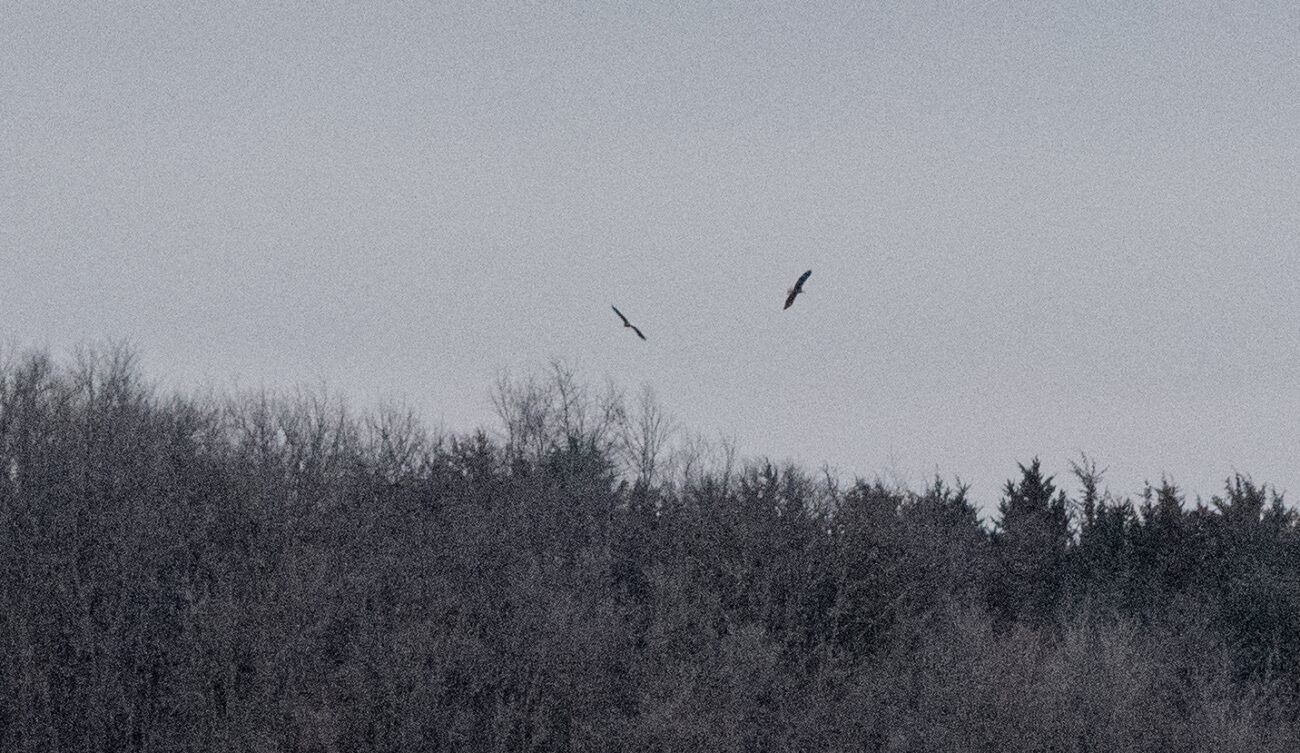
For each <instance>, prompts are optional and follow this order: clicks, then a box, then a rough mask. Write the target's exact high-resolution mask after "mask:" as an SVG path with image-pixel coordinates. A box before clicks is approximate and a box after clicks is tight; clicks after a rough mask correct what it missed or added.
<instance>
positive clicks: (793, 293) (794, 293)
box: [785, 269, 812, 309]
mask: <svg viewBox="0 0 1300 753" xmlns="http://www.w3.org/2000/svg"><path fill="white" fill-rule="evenodd" d="M810 275H812V270H811V269H810V270H808V271H807V272H804V273H803V274H802V275H800V276H799V280H798V282H796V283H795V284H794V287H793V288H790V289H789V290H788V291H786V295H785V308H787V309H788V308H790V304H792V303H794V299H795V298H797V297H798V296H799V294H800V293H802V292H803V284H804V282H805V281H806V280H807V279H808V277H809V276H810Z"/></svg>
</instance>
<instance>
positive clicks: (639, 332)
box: [610, 306, 645, 340]
mask: <svg viewBox="0 0 1300 753" xmlns="http://www.w3.org/2000/svg"><path fill="white" fill-rule="evenodd" d="M610 308H612V309H614V313H615V314H618V318H619V319H622V320H623V326H624V327H631V328H632V331H633V332H635V333H636V336H637V337H639V338H641V339H642V340H644V339H645V335H643V334H641V330H639V329H637V328H636V325H634V324H632V322H629V321H628V320H627V317H626V316H623V312H622V311H619V310H618V306H610Z"/></svg>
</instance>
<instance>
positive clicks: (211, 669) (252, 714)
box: [0, 348, 1300, 751]
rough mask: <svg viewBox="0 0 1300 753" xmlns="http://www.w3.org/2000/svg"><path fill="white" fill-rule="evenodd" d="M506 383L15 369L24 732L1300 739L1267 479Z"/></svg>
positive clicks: (9, 705) (592, 739)
mask: <svg viewBox="0 0 1300 753" xmlns="http://www.w3.org/2000/svg"><path fill="white" fill-rule="evenodd" d="M493 394H494V396H495V401H496V407H497V410H498V413H499V414H500V416H501V425H500V426H499V427H495V428H493V429H491V430H486V429H485V430H482V431H478V432H474V433H471V434H466V435H453V434H449V435H438V434H433V433H430V432H428V431H426V430H425V429H424V428H422V427H421V425H420V424H419V422H418V421H416V420H415V419H414V418H413V417H412V416H411V415H410V414H409V413H404V412H402V411H398V410H386V411H381V412H378V413H376V414H374V415H368V416H356V415H353V414H352V413H350V412H349V411H348V410H347V409H346V407H345V406H344V405H342V404H341V403H339V402H337V401H334V400H329V399H326V398H323V397H321V396H319V395H315V394H311V393H304V392H299V393H294V394H292V395H288V396H281V395H268V394H255V395H237V396H224V397H222V396H207V397H192V396H184V395H171V394H167V395H164V394H159V393H158V391H157V390H155V389H153V388H152V387H150V386H149V385H148V383H147V381H146V380H145V379H144V377H143V376H142V375H141V374H140V373H139V372H138V369H137V368H136V366H135V365H134V359H133V357H132V354H131V353H130V351H129V350H126V349H122V348H109V349H107V350H106V351H104V352H100V353H94V352H88V353H84V354H83V355H81V356H79V357H78V358H76V359H73V360H72V361H71V362H70V363H66V364H60V363H56V362H55V361H54V359H52V358H51V357H50V356H49V355H47V354H44V353H32V354H27V355H25V356H22V357H19V358H10V359H9V360H8V361H6V362H5V363H4V364H3V365H0V645H2V646H3V653H2V654H0V656H2V659H3V662H2V663H0V749H2V750H6V751H51V750H63V749H78V750H120V751H129V750H220V751H227V750H259V751H260V750H268V751H269V750H292V751H333V750H347V751H363V750H386V751H389V750H391V751H401V750H457V751H463V750H512V751H514V750H520V751H522V750H529V751H542V750H555V751H559V750H565V751H567V750H593V751H596V750H599V751H608V750H647V751H677V750H720V751H727V750H736V751H752V750H791V751H794V750H805V751H831V750H836V751H842V750H891V751H892V750H916V751H946V750H961V751H972V750H974V751H1018V750H1026V751H1028V750H1049V749H1050V750H1061V751H1089V750H1178V751H1183V750H1186V751H1193V750H1196V751H1200V750H1204V751H1223V750H1241V751H1294V750H1296V749H1300V722H1298V721H1297V716H1296V714H1297V709H1300V705H1298V703H1297V699H1298V698H1300V695H1297V694H1298V692H1300V531H1298V530H1297V525H1296V522H1297V521H1296V515H1295V513H1294V512H1293V511H1292V510H1291V509H1290V508H1288V507H1287V506H1285V505H1284V504H1283V500H1282V498H1281V496H1280V495H1278V494H1277V493H1276V492H1274V491H1272V490H1270V489H1269V488H1268V487H1267V486H1266V485H1262V484H1257V483H1255V482H1254V481H1252V480H1251V479H1249V478H1247V477H1244V476H1236V477H1234V478H1232V479H1231V480H1229V482H1228V484H1227V485H1226V487H1225V489H1224V490H1223V491H1222V492H1221V493H1219V494H1217V495H1215V496H1213V497H1212V498H1211V499H1210V500H1209V501H1208V502H1205V503H1202V502H1199V501H1198V502H1196V503H1195V504H1189V503H1188V501H1187V500H1186V499H1185V497H1184V494H1183V492H1182V491H1181V490H1180V489H1179V488H1178V487H1176V486H1175V485H1174V484H1173V483H1172V482H1169V481H1166V482H1163V483H1162V484H1161V485H1159V486H1154V487H1151V488H1148V489H1147V490H1146V491H1145V493H1143V494H1142V495H1141V496H1140V497H1138V498H1136V499H1129V498H1121V497H1115V496H1113V495H1111V494H1109V493H1107V492H1105V491H1103V489H1104V485H1103V484H1102V476H1101V473H1100V471H1099V470H1098V468H1097V467H1096V465H1095V464H1093V463H1091V462H1090V461H1088V460H1087V459H1086V458H1083V459H1081V460H1080V462H1078V463H1076V464H1074V465H1073V473H1072V474H1071V477H1070V478H1067V479H1058V478H1052V477H1049V476H1047V475H1046V474H1045V473H1044V472H1043V471H1042V469H1041V466H1040V465H1039V463H1038V461H1037V460H1036V459H1032V458H1030V459H1024V465H1022V466H1021V469H1022V470H1021V473H1020V475H1019V476H1018V477H1017V478H1014V479H1010V480H1008V481H1007V483H1006V485H1005V488H1004V489H1003V491H1002V494H1001V498H1000V500H998V503H997V506H996V514H995V515H994V516H993V517H992V519H991V520H988V521H981V520H980V519H979V517H978V515H977V511H976V507H975V505H974V504H973V502H972V500H970V499H968V498H967V493H966V489H964V488H962V487H961V486H960V485H956V486H953V485H949V484H946V483H945V482H943V481H942V480H941V479H936V480H935V481H934V482H933V483H931V484H930V485H929V486H927V487H926V488H924V489H921V490H909V489H904V488H898V487H895V486H888V485H885V484H882V483H880V482H867V481H863V480H855V481H854V482H852V483H847V484H846V483H843V482H841V481H839V480H837V479H835V478H833V477H832V476H831V475H830V474H827V473H825V472H810V471H808V470H807V469H803V468H799V467H795V466H791V465H784V466H783V465H778V464H773V463H770V462H767V461H763V460H755V461H740V460H738V459H737V455H736V452H735V448H734V447H732V446H729V445H727V444H726V443H714V444H710V443H707V442H702V441H700V440H698V439H695V440H680V437H678V441H675V442H674V441H673V439H674V436H675V435H674V431H673V428H672V424H671V421H669V419H668V418H667V417H666V415H665V413H664V411H663V410H662V409H661V408H660V407H659V405H658V403H657V401H656V400H655V397H654V395H653V393H652V392H649V391H643V392H642V393H640V395H639V396H637V397H636V398H634V399H631V400H629V399H627V398H626V397H625V396H624V395H623V394H622V393H621V392H620V390H619V389H618V388H616V387H614V386H606V387H605V388H603V389H595V388H592V387H591V386H589V385H586V384H583V383H581V382H580V381H579V380H577V379H575V378H574V376H573V374H572V373H571V372H570V371H568V370H566V369H565V368H564V367H563V366H562V365H559V364H555V365H553V366H552V368H551V369H550V370H549V371H547V372H544V373H541V374H537V375H534V376H532V377H528V378H524V379H515V380H511V379H503V380H502V381H501V382H500V383H499V384H498V385H496V388H495V391H494V393H493ZM1075 490H1077V491H1075Z"/></svg>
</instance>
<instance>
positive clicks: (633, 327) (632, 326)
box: [627, 324, 645, 340]
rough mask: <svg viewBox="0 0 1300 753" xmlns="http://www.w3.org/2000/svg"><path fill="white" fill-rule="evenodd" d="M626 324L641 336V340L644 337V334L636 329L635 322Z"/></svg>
mask: <svg viewBox="0 0 1300 753" xmlns="http://www.w3.org/2000/svg"><path fill="white" fill-rule="evenodd" d="M627 326H629V327H631V328H632V331H633V332H635V333H636V336H637V337H639V338H641V339H642V340H644V339H645V335H643V334H641V330H639V329H637V328H636V325H635V324H629V325H627Z"/></svg>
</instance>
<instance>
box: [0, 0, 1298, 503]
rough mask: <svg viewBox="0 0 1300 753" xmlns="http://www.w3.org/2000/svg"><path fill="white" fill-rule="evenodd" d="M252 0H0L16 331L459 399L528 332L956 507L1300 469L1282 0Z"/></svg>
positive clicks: (846, 470) (482, 382) (423, 407)
mask: <svg viewBox="0 0 1300 753" xmlns="http://www.w3.org/2000/svg"><path fill="white" fill-rule="evenodd" d="M275 6H276V7H274V8H267V7H264V6H263V5H261V4H257V3H250V4H234V3H215V4H190V3H184V4H180V3H166V4H164V3H138V4H137V3H109V2H104V3H94V4H89V5H88V7H82V8H72V7H70V4H65V3H46V2H9V1H7V0H0V129H2V130H0V262H2V263H0V338H3V339H4V340H5V341H6V342H7V343H9V345H10V347H11V348H12V347H19V348H22V347H33V346H35V347H49V348H50V349H52V350H53V351H54V352H56V353H67V352H69V351H71V349H72V348H73V347H75V346H76V345H77V344H79V343H86V342H90V341H97V340H103V339H105V338H110V337H113V338H126V339H129V340H130V341H131V342H132V343H133V344H134V345H135V347H136V348H137V349H138V351H139V353H140V355H141V358H142V361H143V365H144V368H145V371H146V373H147V375H148V376H150V377H152V378H156V379H158V380H159V382H160V383H161V384H162V385H164V386H167V387H171V386H175V387H179V388H182V389H187V390H188V389H191V388H192V387H194V386H196V385H213V386H216V387H217V388H219V389H226V388H229V387H241V388H258V387H261V386H267V387H273V388H280V387H286V388H287V387H291V386H293V385H295V384H307V385H319V384H320V383H322V382H324V384H326V385H327V386H328V388H329V389H330V390H331V391H335V392H338V393H340V394H342V395H344V396H346V398H347V399H348V400H349V402H350V403H351V404H353V405H354V406H356V407H358V408H364V407H366V406H368V405H372V404H374V402H375V401H377V400H380V399H393V400H401V401H405V402H406V403H408V404H410V405H411V406H412V407H414V408H416V409H418V410H419V411H420V412H422V413H423V414H424V415H425V416H426V417H427V418H428V420H429V423H430V425H432V426H438V425H441V426H443V427H445V428H447V429H451V430H457V431H459V430H467V429H470V428H472V427H474V426H476V425H480V424H482V425H487V424H491V423H492V422H493V421H494V419H493V414H492V410H491V404H490V400H489V395H490V389H491V386H492V383H493V381H494V379H495V377H496V375H497V374H498V373H500V372H501V370H503V369H509V370H510V371H512V372H513V373H516V374H522V373H527V372H528V371H530V370H534V369H539V368H542V367H544V366H545V364H546V362H547V361H548V359H550V358H552V357H561V358H564V359H567V360H568V361H569V362H570V363H572V364H573V365H575V366H576V367H577V368H578V369H579V370H580V372H581V373H583V374H585V375H586V376H587V377H588V378H590V379H591V380H592V381H594V382H600V381H602V380H603V379H604V378H605V377H606V376H608V377H610V378H612V379H613V380H614V381H615V382H617V383H618V384H620V385H622V386H623V387H624V388H626V389H627V390H628V391H629V392H630V393H632V392H635V391H636V390H637V389H639V387H640V385H642V384H649V385H651V386H653V387H654V389H655V390H656V391H657V392H658V394H659V397H660V398H661V400H662V402H663V403H664V404H665V406H666V407H667V408H668V410H669V411H670V412H672V413H673V414H674V415H675V416H676V417H677V419H678V420H679V422H680V423H681V424H683V425H684V426H686V427H688V428H690V429H693V430H696V431H700V432H704V433H706V434H710V435H714V436H716V435H717V434H719V433H722V434H729V435H734V436H735V437H736V439H737V440H738V441H739V444H740V449H741V452H742V454H745V455H768V456H771V457H772V458H774V459H777V460H784V459H792V460H795V461H798V462H803V463H807V464H809V465H810V466H813V467H815V466H817V465H819V464H820V463H821V462H823V461H826V462H828V463H829V464H830V465H831V466H833V467H835V468H837V469H839V471H840V472H841V474H843V475H844V476H846V477H851V476H852V475H853V474H860V475H863V476H865V477H868V478H870V477H872V476H874V475H876V474H877V473H881V472H885V471H890V472H893V473H896V474H898V475H900V476H902V477H903V478H905V479H906V480H908V481H910V482H911V483H912V484H913V485H914V486H917V487H919V486H920V485H922V484H923V483H924V482H925V481H926V480H927V479H928V478H931V477H933V474H934V473H935V472H936V471H938V472H939V473H941V474H942V475H944V476H945V477H947V478H949V479H951V477H952V476H953V475H959V476H960V477H961V478H962V479H963V480H965V481H968V482H970V483H971V484H972V491H973V492H974V495H975V498H976V500H977V501H979V502H981V503H983V504H985V505H988V504H991V503H994V502H996V500H997V497H998V494H999V489H1000V487H1001V485H1002V483H1003V482H1004V481H1005V480H1006V479H1007V478H1009V477H1011V476H1013V475H1015V474H1016V463H1017V462H1018V461H1019V462H1027V461H1028V460H1029V459H1030V458H1031V457H1032V456H1034V455H1039V456H1040V457H1041V458H1042V459H1043V462H1044V465H1045V467H1046V468H1047V470H1048V471H1049V472H1053V473H1057V474H1058V475H1059V477H1060V478H1061V479H1062V480H1068V479H1066V476H1067V473H1066V470H1067V463H1068V461H1069V460H1071V459H1074V458H1077V457H1078V452H1079V451H1080V450H1082V451H1085V452H1087V453H1089V454H1090V455H1092V456H1093V457H1095V458H1096V459H1097V461H1098V463H1099V464H1100V465H1101V466H1105V467H1108V468H1109V469H1110V470H1109V473H1108V475H1107V483H1108V485H1109V486H1110V487H1111V489H1112V490H1113V491H1116V492H1120V493H1129V494H1131V493H1135V492H1137V491H1139V490H1140V487H1141V484H1142V482H1143V480H1144V479H1151V480H1152V481H1158V480H1159V478H1160V476H1161V474H1162V473H1164V474H1168V475H1170V476H1171V477H1172V478H1173V479H1174V480H1175V481H1176V482H1177V483H1179V484H1180V485H1181V486H1183V487H1184V488H1185V489H1186V490H1187V491H1188V492H1189V493H1190V494H1189V497H1194V496H1195V495H1196V494H1201V495H1204V496H1205V497H1208V496H1209V495H1210V494H1213V493H1216V492H1218V491H1220V490H1221V489H1222V483H1223V479H1224V478H1225V477H1227V476H1228V475H1229V474H1231V473H1232V472H1233V471H1234V470H1236V471H1242V472H1247V473H1250V474H1252V475H1253V477H1254V478H1255V479H1256V480H1257V481H1264V482H1268V483H1272V484H1275V485H1277V486H1278V487H1279V488H1283V489H1287V490H1289V491H1290V492H1291V493H1292V495H1294V494H1295V493H1300V462H1298V461H1300V457H1298V456H1300V452H1298V450H1300V285H1298V283H1300V273H1298V270H1300V198H1297V197H1300V5H1298V4H1296V3H1295V2H1294V1H1293V0H1284V1H1282V2H1276V3H1271V2H1260V3H1221V2H1181V3H1160V2H1153V3H1132V2H1127V1H1124V2H1093V3H1042V2H1028V3H954V4H947V3H913V2H905V3H897V4H875V3H819V4H816V5H813V4H802V3H785V2H781V3H736V4H730V3H728V4H704V3H696V2H683V3H675V4H674V3H637V4H632V3H626V4H624V3H618V4H615V3H593V2H533V3H527V2H512V3H495V4H487V3H467V4H455V5H453V4H447V3H414V2H413V3H408V4H392V5H380V4H379V3H336V2H311V3H300V4H295V3H286V4H275ZM809 268H811V269H812V270H813V275H812V278H811V279H810V280H809V281H808V284H807V286H806V290H807V295H806V296H804V297H802V298H800V299H799V301H798V302H797V303H796V304H795V306H794V307H793V308H791V309H790V310H788V311H782V310H781V304H782V302H783V300H784V296H785V291H786V288H787V287H788V286H789V285H790V284H791V283H792V282H793V280H794V279H795V277H797V276H798V275H799V273H801V272H802V271H803V270H805V269H809ZM610 304H616V305H618V307H619V308H620V309H621V310H622V311H623V312H624V313H626V314H627V315H628V316H629V317H630V318H631V319H632V321H633V322H635V323H636V324H638V326H640V327H641V328H642V330H644V331H645V333H646V335H647V337H649V340H648V341H647V342H641V341H639V340H637V339H636V338H635V336H633V335H632V333H631V332H630V331H627V330H623V329H622V328H621V327H620V326H619V322H618V320H617V318H616V317H615V316H614V314H613V312H611V311H610V308H609V307H610ZM1069 486H1070V487H1071V488H1074V486H1075V484H1074V482H1073V481H1072V480H1069Z"/></svg>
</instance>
